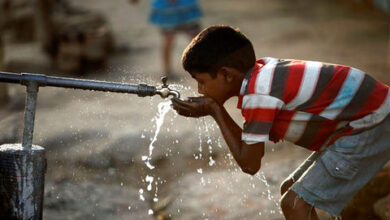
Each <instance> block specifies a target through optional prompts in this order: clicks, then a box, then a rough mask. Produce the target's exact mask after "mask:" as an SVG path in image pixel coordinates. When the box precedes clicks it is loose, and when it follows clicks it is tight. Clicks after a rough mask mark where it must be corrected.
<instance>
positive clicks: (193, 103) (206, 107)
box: [172, 97, 264, 175]
mask: <svg viewBox="0 0 390 220" xmlns="http://www.w3.org/2000/svg"><path fill="white" fill-rule="evenodd" d="M172 103H173V108H174V109H175V110H176V111H177V112H178V113H179V114H180V115H184V116H187V117H201V116H206V115H210V116H212V117H213V118H214V120H215V121H216V122H217V124H218V126H219V128H220V130H221V132H222V135H223V137H224V139H225V141H226V143H227V145H228V147H229V149H230V152H231V153H232V155H233V157H234V159H235V160H236V161H237V163H238V165H239V166H240V167H241V169H242V171H243V172H245V173H248V174H251V175H254V174H256V173H257V171H258V170H259V169H260V166H261V158H262V157H263V155H264V142H260V143H256V144H252V145H248V144H246V143H245V142H244V141H242V140H241V134H242V129H241V128H240V127H239V126H238V125H237V124H236V122H234V120H233V119H232V118H231V117H230V115H229V114H228V113H227V111H226V109H225V108H224V107H223V106H222V105H219V104H218V103H217V102H215V101H214V100H213V99H211V98H208V97H196V98H190V99H189V100H188V101H182V100H180V99H173V100H172Z"/></svg>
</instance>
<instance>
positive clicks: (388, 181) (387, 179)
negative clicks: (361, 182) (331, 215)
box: [341, 163, 390, 220]
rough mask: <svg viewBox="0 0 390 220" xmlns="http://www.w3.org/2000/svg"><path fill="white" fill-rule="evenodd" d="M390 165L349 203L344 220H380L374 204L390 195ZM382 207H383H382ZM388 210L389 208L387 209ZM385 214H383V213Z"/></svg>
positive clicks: (344, 213) (343, 212)
mask: <svg viewBox="0 0 390 220" xmlns="http://www.w3.org/2000/svg"><path fill="white" fill-rule="evenodd" d="M389 186H390V163H387V165H385V166H384V167H383V168H382V170H381V171H379V173H377V174H376V175H375V176H374V178H373V179H371V180H370V182H368V183H367V184H366V185H365V186H364V187H363V188H362V189H361V190H360V191H359V192H358V193H357V194H356V195H355V196H354V197H353V198H352V200H351V201H350V202H349V203H348V205H347V206H346V207H345V208H344V210H343V211H342V213H341V217H342V218H343V219H354V220H355V219H356V220H359V219H362V220H363V219H378V217H377V215H376V214H375V212H374V204H375V203H376V201H378V200H379V199H380V198H383V197H385V196H386V195H388V194H389V193H390V187H389ZM381 207H382V206H381ZM387 208H388V207H387ZM381 213H383V212H381Z"/></svg>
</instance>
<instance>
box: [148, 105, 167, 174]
mask: <svg viewBox="0 0 390 220" xmlns="http://www.w3.org/2000/svg"><path fill="white" fill-rule="evenodd" d="M169 109H171V101H167V102H161V103H159V104H158V113H157V116H156V117H155V118H154V120H155V121H156V132H155V133H154V137H153V139H152V141H151V142H150V144H149V155H148V156H142V160H143V161H145V164H146V166H147V167H148V168H149V169H151V170H153V169H154V166H153V165H151V164H150V160H151V159H152V153H153V149H154V146H153V144H154V142H156V140H157V136H158V133H160V129H161V125H162V124H163V122H164V117H165V115H166V114H167V113H168V111H169Z"/></svg>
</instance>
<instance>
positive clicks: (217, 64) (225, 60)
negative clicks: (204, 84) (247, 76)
mask: <svg viewBox="0 0 390 220" xmlns="http://www.w3.org/2000/svg"><path fill="white" fill-rule="evenodd" d="M181 61H182V64H183V68H184V69H185V70H186V71H187V72H189V73H190V74H193V73H194V72H197V73H199V72H208V73H209V74H210V75H211V76H212V77H213V78H214V77H216V75H217V71H218V70H219V68H221V67H223V66H224V67H232V68H235V69H237V70H239V71H240V72H242V73H246V72H248V71H249V70H250V69H251V68H252V67H253V65H254V64H255V62H256V56H255V52H254V49H253V46H252V43H251V42H250V40H249V39H248V38H247V37H246V36H245V35H244V34H243V33H242V32H241V31H240V30H239V29H236V28H232V27H230V26H226V25H215V26H210V27H208V28H206V29H204V30H203V31H202V32H200V33H199V34H198V35H197V36H196V37H195V38H194V39H192V41H191V43H190V44H189V45H188V46H187V48H186V49H185V50H184V52H183V56H182V59H181Z"/></svg>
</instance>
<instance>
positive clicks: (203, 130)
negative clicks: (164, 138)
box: [139, 101, 280, 215]
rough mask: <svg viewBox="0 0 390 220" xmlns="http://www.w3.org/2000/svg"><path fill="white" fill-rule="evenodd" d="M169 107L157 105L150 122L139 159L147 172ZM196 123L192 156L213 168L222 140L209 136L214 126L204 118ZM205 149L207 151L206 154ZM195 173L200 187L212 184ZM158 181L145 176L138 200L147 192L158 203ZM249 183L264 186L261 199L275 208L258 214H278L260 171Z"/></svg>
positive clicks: (275, 200)
mask: <svg viewBox="0 0 390 220" xmlns="http://www.w3.org/2000/svg"><path fill="white" fill-rule="evenodd" d="M170 105H171V101H165V102H161V103H159V104H158V110H157V114H156V116H155V117H154V118H153V120H152V122H154V123H155V128H154V129H155V131H154V133H153V131H152V134H153V135H152V136H153V137H152V138H151V142H150V144H149V147H148V154H147V155H144V156H142V158H141V159H142V161H144V163H145V165H146V167H148V169H149V170H153V169H155V166H154V165H152V164H151V161H152V155H153V149H154V148H155V146H154V145H155V143H156V141H157V137H158V135H159V133H160V131H161V128H162V125H163V123H164V119H165V116H166V115H167V113H168V112H169V111H170V109H171V106H170ZM196 123H197V128H198V131H197V132H198V139H199V145H198V152H197V153H195V154H194V155H193V156H194V159H195V160H207V164H208V165H209V166H210V167H211V166H214V165H216V161H215V160H214V158H213V157H212V155H213V145H214V146H217V147H219V148H222V144H221V141H222V138H221V137H217V138H216V137H212V136H211V133H213V132H211V131H210V130H212V131H214V130H215V127H216V125H214V124H213V125H210V124H209V123H207V121H206V120H205V119H204V118H200V119H198V120H197V121H196ZM171 125H173V121H171ZM217 128H218V127H217ZM167 131H168V132H169V131H170V129H169V128H167ZM172 132H173V130H172ZM142 138H145V136H144V134H142ZM204 139H205V140H204ZM178 143H179V141H178V140H176V141H174V144H178ZM204 148H205V149H204ZM206 149H208V152H207V150H206ZM205 150H206V151H205ZM167 151H168V152H171V151H172V150H171V149H170V148H169V149H168V150H167ZM206 154H207V155H210V156H208V157H205V155H206ZM168 155H169V154H168V153H167V154H166V156H168ZM226 157H227V158H228V163H229V164H227V165H228V167H229V165H230V167H232V166H231V165H232V164H233V163H234V162H233V160H234V159H233V157H232V156H231V155H230V154H227V156H226ZM228 170H230V171H231V172H232V175H233V173H235V172H241V171H240V169H237V168H235V169H234V170H231V169H230V168H228ZM196 172H197V173H198V174H199V175H200V184H201V185H203V186H206V184H213V180H212V179H210V178H207V180H206V179H205V177H204V169H202V168H197V169H196ZM160 180H161V179H160V178H159V177H156V176H153V175H152V174H148V175H146V176H145V177H144V178H143V181H144V182H145V183H146V186H145V188H140V189H139V199H140V200H142V201H145V200H146V199H145V196H144V193H145V191H148V192H150V193H152V194H154V196H153V200H152V201H153V202H158V200H159V199H158V182H159V181H160ZM253 180H254V181H253ZM250 182H251V183H250V184H249V185H248V188H253V189H254V188H256V185H257V184H256V182H257V183H259V182H261V183H263V185H264V186H265V189H264V191H263V192H262V195H263V197H264V198H265V199H267V200H269V201H272V202H273V203H274V206H275V208H274V209H270V210H262V212H259V215H264V214H265V215H267V213H268V214H270V215H274V214H275V213H276V212H278V211H279V212H280V209H279V205H278V201H277V199H276V198H274V196H272V192H271V190H270V185H269V183H268V182H267V179H266V177H265V175H264V173H263V172H262V171H261V172H259V173H258V174H257V175H256V176H254V177H253V179H252V181H250ZM227 187H231V186H227ZM231 190H232V191H234V189H231ZM250 193H253V190H252V191H249V190H248V192H243V195H242V196H243V199H244V200H245V198H246V197H248V194H250ZM178 212H180V211H179V210H178ZM148 214H149V215H153V214H154V212H153V210H152V209H149V210H148ZM203 214H204V215H206V213H203Z"/></svg>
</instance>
